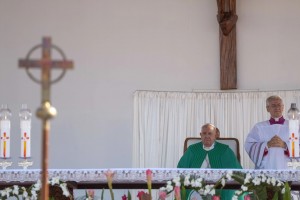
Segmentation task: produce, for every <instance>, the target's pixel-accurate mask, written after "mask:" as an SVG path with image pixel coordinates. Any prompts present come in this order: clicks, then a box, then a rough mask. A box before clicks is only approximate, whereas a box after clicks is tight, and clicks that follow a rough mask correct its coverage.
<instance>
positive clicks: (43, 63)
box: [19, 37, 73, 200]
mask: <svg viewBox="0 0 300 200" xmlns="http://www.w3.org/2000/svg"><path fill="white" fill-rule="evenodd" d="M38 48H42V58H41V59H40V60H36V59H31V60H30V55H31V54H32V52H33V51H35V50H36V49H38ZM51 49H55V50H57V51H58V52H59V54H60V55H61V56H62V57H63V60H52V59H51ZM19 67H23V68H24V67H25V68H26V72H27V74H28V75H29V77H30V78H31V79H32V80H33V81H35V82H37V83H39V84H41V85H42V106H41V107H40V108H39V109H38V110H37V113H36V114H37V116H38V117H39V118H41V119H42V121H43V129H42V133H43V137H42V148H43V153H42V193H41V199H42V200H48V199H49V185H48V172H47V171H48V146H49V145H48V141H49V132H50V119H51V118H52V117H54V116H55V115H56V109H55V108H54V107H52V106H51V103H50V86H51V84H52V83H55V82H58V81H59V80H60V79H61V78H62V77H63V76H64V74H65V72H66V69H71V68H73V62H72V61H69V60H67V59H66V57H65V55H64V53H63V51H62V50H61V49H60V48H58V47H57V46H55V45H53V44H51V38H50V37H44V38H43V40H42V44H40V45H37V46H35V47H33V48H32V49H31V50H30V51H29V52H28V54H27V56H26V59H20V60H19ZM30 68H41V71H42V72H41V73H42V79H41V80H38V79H36V78H35V77H34V76H33V75H32V74H31V73H30V71H29V69H30ZM51 68H60V69H63V72H62V73H61V75H60V76H58V78H56V79H55V80H51Z"/></svg>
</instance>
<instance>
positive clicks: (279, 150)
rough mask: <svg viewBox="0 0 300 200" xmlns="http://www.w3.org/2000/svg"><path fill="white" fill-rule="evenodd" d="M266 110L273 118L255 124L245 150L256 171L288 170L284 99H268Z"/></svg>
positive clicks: (287, 135) (286, 124) (287, 132)
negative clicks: (283, 114)
mask: <svg viewBox="0 0 300 200" xmlns="http://www.w3.org/2000/svg"><path fill="white" fill-rule="evenodd" d="M266 108H267V111H268V112H269V113H270V115H271V118H270V120H267V121H262V122H259V123H257V124H255V126H254V127H253V128H252V130H251V131H250V133H249V134H248V136H247V138H246V141H245V150H246V152H247V153H248V155H249V157H250V159H251V160H252V161H253V162H254V164H255V169H287V168H288V166H287V162H288V161H289V150H288V141H289V127H288V121H287V120H285V119H284V118H283V116H282V113H283V110H284V105H283V102H282V99H281V98H280V97H279V96H276V95H274V96H270V97H268V98H267V100H266Z"/></svg>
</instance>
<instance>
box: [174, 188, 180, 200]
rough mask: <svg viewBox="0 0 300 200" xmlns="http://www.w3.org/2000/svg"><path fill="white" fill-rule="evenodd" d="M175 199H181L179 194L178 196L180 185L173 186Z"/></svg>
mask: <svg viewBox="0 0 300 200" xmlns="http://www.w3.org/2000/svg"><path fill="white" fill-rule="evenodd" d="M174 190H175V199H176V200H181V196H180V187H179V186H175V189H174Z"/></svg>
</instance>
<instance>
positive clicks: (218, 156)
mask: <svg viewBox="0 0 300 200" xmlns="http://www.w3.org/2000/svg"><path fill="white" fill-rule="evenodd" d="M216 132H217V131H216V127H215V126H214V125H213V124H205V125H203V126H202V128H201V132H200V136H201V140H202V141H201V142H199V143H196V144H193V145H191V146H189V147H188V149H187V150H186V152H185V153H184V155H183V156H182V157H181V159H180V160H179V163H178V165H177V167H178V168H228V169H241V168H242V166H241V164H240V163H239V161H238V160H237V158H236V156H235V155H234V153H233V151H232V150H231V149H230V147H229V146H228V145H225V144H221V143H219V142H217V141H215V140H216V136H217V133H216ZM221 193H222V194H221V199H222V200H226V199H230V200H231V197H232V196H233V194H234V191H233V190H222V192H221ZM188 196H189V195H188V194H187V197H188ZM188 199H189V198H188Z"/></svg>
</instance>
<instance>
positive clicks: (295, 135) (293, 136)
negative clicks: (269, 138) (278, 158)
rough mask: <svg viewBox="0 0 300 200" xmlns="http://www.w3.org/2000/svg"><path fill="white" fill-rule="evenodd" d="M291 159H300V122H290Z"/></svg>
mask: <svg viewBox="0 0 300 200" xmlns="http://www.w3.org/2000/svg"><path fill="white" fill-rule="evenodd" d="M289 141H290V143H289V151H290V157H291V158H295V157H299V120H294V119H292V120H289Z"/></svg>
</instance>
